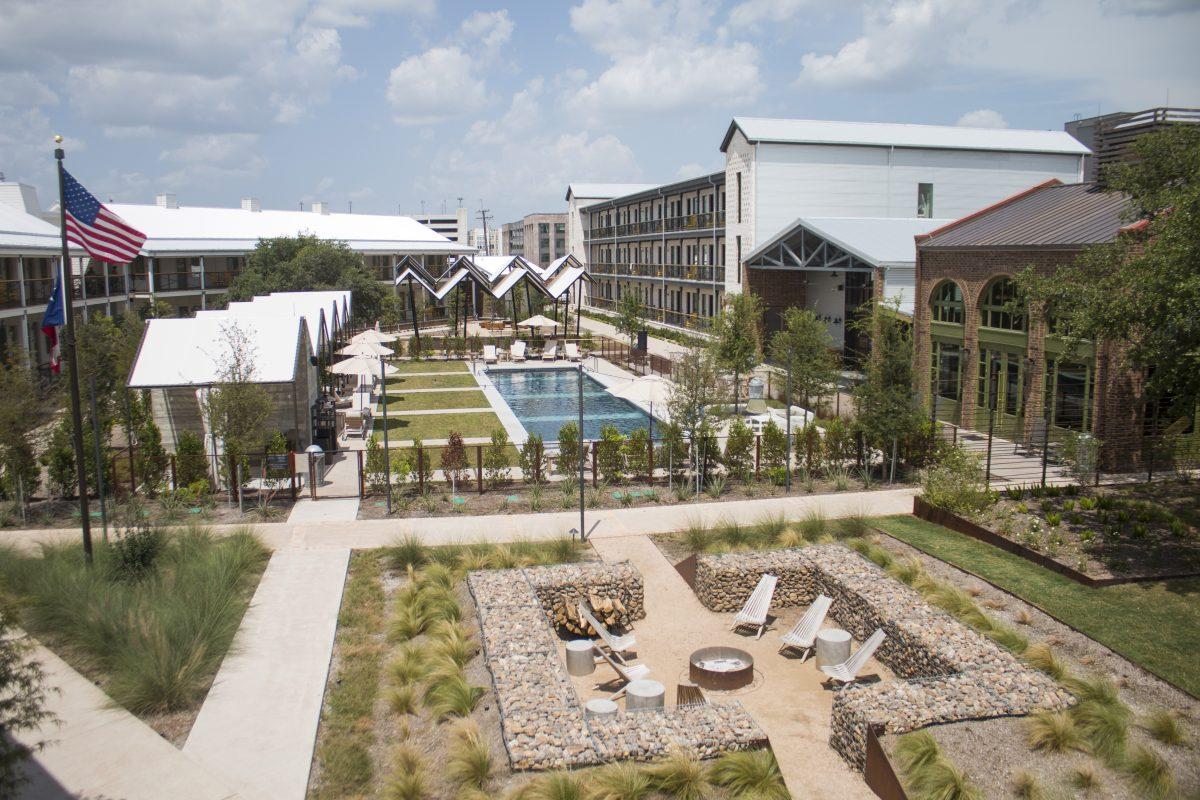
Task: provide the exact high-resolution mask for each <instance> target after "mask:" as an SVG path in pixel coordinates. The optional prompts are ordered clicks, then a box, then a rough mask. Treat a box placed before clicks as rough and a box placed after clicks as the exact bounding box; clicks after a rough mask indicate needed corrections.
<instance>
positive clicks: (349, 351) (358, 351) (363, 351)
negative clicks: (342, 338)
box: [338, 341, 392, 358]
mask: <svg viewBox="0 0 1200 800" xmlns="http://www.w3.org/2000/svg"><path fill="white" fill-rule="evenodd" d="M391 354H392V350H391V348H390V347H384V346H383V345H381V344H379V343H378V342H368V341H362V342H354V343H352V344H348V345H346V346H345V347H343V348H342V349H341V350H338V355H343V356H366V357H368V358H379V357H380V356H390V355H391Z"/></svg>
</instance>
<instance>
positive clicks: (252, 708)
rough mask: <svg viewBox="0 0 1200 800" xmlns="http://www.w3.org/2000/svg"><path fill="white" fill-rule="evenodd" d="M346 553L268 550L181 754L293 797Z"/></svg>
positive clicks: (305, 765)
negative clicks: (267, 558) (268, 557)
mask: <svg viewBox="0 0 1200 800" xmlns="http://www.w3.org/2000/svg"><path fill="white" fill-rule="evenodd" d="M349 558H350V551H349V550H347V549H344V548H342V549H333V550H329V549H325V550H320V551H306V550H300V549H286V550H279V551H277V552H276V553H275V555H274V556H272V557H271V561H270V563H269V564H268V565H267V569H266V571H265V572H264V573H263V577H262V582H261V583H259V585H258V590H257V591H256V592H255V593H254V599H253V601H252V602H251V604H250V608H249V609H248V610H247V612H246V616H245V617H244V618H243V619H242V625H241V628H239V629H238V633H237V636H236V637H235V638H234V641H233V648H232V650H231V652H230V655H228V656H226V657H225V660H224V662H222V664H221V669H220V671H219V672H218V673H217V677H216V680H215V681H213V686H212V689H211V690H210V691H209V693H208V697H207V699H206V700H205V701H204V705H203V706H202V707H201V709H200V715H199V716H198V717H197V718H196V723H195V725H193V726H192V730H191V733H190V734H189V735H188V739H187V742H186V743H185V744H184V746H183V754H184V755H186V756H189V757H190V758H192V759H194V760H195V761H196V762H198V763H200V764H202V765H204V766H206V767H207V768H208V769H210V770H211V771H213V772H214V773H217V774H220V775H223V776H226V777H227V778H228V779H229V780H230V781H231V782H233V783H234V784H236V785H239V786H246V787H250V788H251V789H252V790H253V791H254V792H255V793H257V794H259V795H261V796H262V797H270V798H278V799H279V800H291V798H295V799H296V800H302V798H303V797H304V795H305V792H306V790H307V787H308V773H309V768H310V766H311V764H312V758H313V746H314V743H315V741H316V736H317V724H318V722H319V721H320V717H321V703H322V699H323V697H324V694H325V683H326V680H327V678H328V673H329V661H330V659H331V658H332V655H333V639H334V634H335V633H336V632H337V619H338V610H339V608H340V606H341V601H342V587H343V585H344V583H345V578H346V568H347V566H348V564H349ZM158 796H160V797H171V796H173V795H171V794H170V793H169V792H163V793H160V794H159V795H158Z"/></svg>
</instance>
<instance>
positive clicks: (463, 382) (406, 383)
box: [387, 373, 479, 394]
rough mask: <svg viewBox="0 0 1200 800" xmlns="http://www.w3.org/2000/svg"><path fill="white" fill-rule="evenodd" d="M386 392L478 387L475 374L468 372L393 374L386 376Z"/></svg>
mask: <svg viewBox="0 0 1200 800" xmlns="http://www.w3.org/2000/svg"><path fill="white" fill-rule="evenodd" d="M387 386H388V393H389V394H395V393H398V392H403V391H404V390H405V389H470V388H479V384H478V383H477V382H476V380H475V376H474V375H471V374H469V373H463V374H461V375H459V374H458V373H455V374H453V375H413V376H411V377H405V376H403V375H394V376H392V377H390V378H388V382H387Z"/></svg>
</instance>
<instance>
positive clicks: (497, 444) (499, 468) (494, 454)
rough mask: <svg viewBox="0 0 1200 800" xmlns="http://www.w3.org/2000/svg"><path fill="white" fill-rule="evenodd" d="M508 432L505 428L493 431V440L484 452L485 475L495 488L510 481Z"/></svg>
mask: <svg viewBox="0 0 1200 800" xmlns="http://www.w3.org/2000/svg"><path fill="white" fill-rule="evenodd" d="M509 466H510V462H509V457H508V433H506V432H505V430H504V429H503V428H496V429H495V430H494V431H492V441H491V443H490V444H488V446H487V450H485V451H484V453H483V477H484V478H485V479H486V480H487V482H488V486H490V487H492V488H493V489H495V488H497V487H499V486H503V485H504V484H505V483H507V482H508V468H509Z"/></svg>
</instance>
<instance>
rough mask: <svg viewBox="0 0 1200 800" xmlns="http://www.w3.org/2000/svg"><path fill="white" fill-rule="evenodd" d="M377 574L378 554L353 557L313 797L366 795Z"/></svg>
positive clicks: (378, 618) (379, 591)
mask: <svg viewBox="0 0 1200 800" xmlns="http://www.w3.org/2000/svg"><path fill="white" fill-rule="evenodd" d="M381 576H382V564H381V558H380V554H379V552H371V551H365V552H357V553H354V554H353V555H352V556H351V559H350V572H349V577H348V579H347V581H346V590H345V593H344V595H343V597H342V609H341V612H340V613H339V615H338V632H337V653H338V666H337V674H336V675H335V676H333V677H332V678H331V680H330V683H329V692H328V696H327V697H326V702H325V708H324V709H323V711H322V713H321V726H320V729H319V731H318V734H317V763H318V773H317V784H316V788H315V791H314V792H313V796H314V797H316V798H334V797H348V796H366V795H367V794H369V793H370V792H369V790H370V787H371V783H372V780H373V778H374V768H373V766H372V762H371V747H372V745H373V744H374V740H375V732H374V726H373V725H372V722H371V720H372V717H373V716H374V712H375V700H376V696H377V694H378V692H379V686H380V680H379V678H380V672H381V669H382V664H383V655H384V651H385V646H384V643H383V641H382V633H383V627H384V621H383V603H384V595H383V583H382V580H381Z"/></svg>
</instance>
